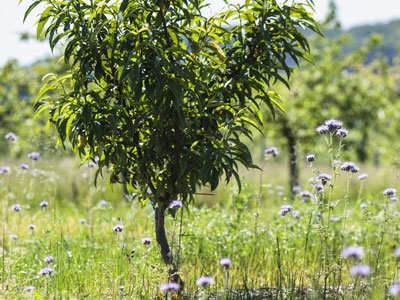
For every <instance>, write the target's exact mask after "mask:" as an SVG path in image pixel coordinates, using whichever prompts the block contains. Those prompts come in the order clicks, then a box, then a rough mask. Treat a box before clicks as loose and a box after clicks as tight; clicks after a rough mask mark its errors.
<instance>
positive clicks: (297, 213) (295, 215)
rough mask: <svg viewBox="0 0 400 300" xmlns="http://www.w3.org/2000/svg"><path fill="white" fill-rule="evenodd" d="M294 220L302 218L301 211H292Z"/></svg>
mask: <svg viewBox="0 0 400 300" xmlns="http://www.w3.org/2000/svg"><path fill="white" fill-rule="evenodd" d="M291 214H292V217H293V218H298V217H299V216H300V211H299V210H292V212H291Z"/></svg>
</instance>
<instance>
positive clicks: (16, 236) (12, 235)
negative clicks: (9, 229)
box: [10, 233, 18, 240]
mask: <svg viewBox="0 0 400 300" xmlns="http://www.w3.org/2000/svg"><path fill="white" fill-rule="evenodd" d="M10 239H12V240H16V239H18V235H16V234H13V233H11V234H10Z"/></svg>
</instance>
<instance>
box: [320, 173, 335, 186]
mask: <svg viewBox="0 0 400 300" xmlns="http://www.w3.org/2000/svg"><path fill="white" fill-rule="evenodd" d="M331 178H332V177H331V175H328V174H326V173H321V174H319V175H318V179H319V180H321V182H322V184H323V185H325V184H326V183H327V182H328V181H330V180H331Z"/></svg>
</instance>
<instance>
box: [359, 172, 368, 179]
mask: <svg viewBox="0 0 400 300" xmlns="http://www.w3.org/2000/svg"><path fill="white" fill-rule="evenodd" d="M367 177H368V175H367V174H365V173H362V174H361V175H360V176H358V180H364V179H365V178H367Z"/></svg>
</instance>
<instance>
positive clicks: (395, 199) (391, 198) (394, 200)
mask: <svg viewBox="0 0 400 300" xmlns="http://www.w3.org/2000/svg"><path fill="white" fill-rule="evenodd" d="M390 200H392V201H393V202H397V201H399V198H397V197H396V196H393V197H390Z"/></svg>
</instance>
